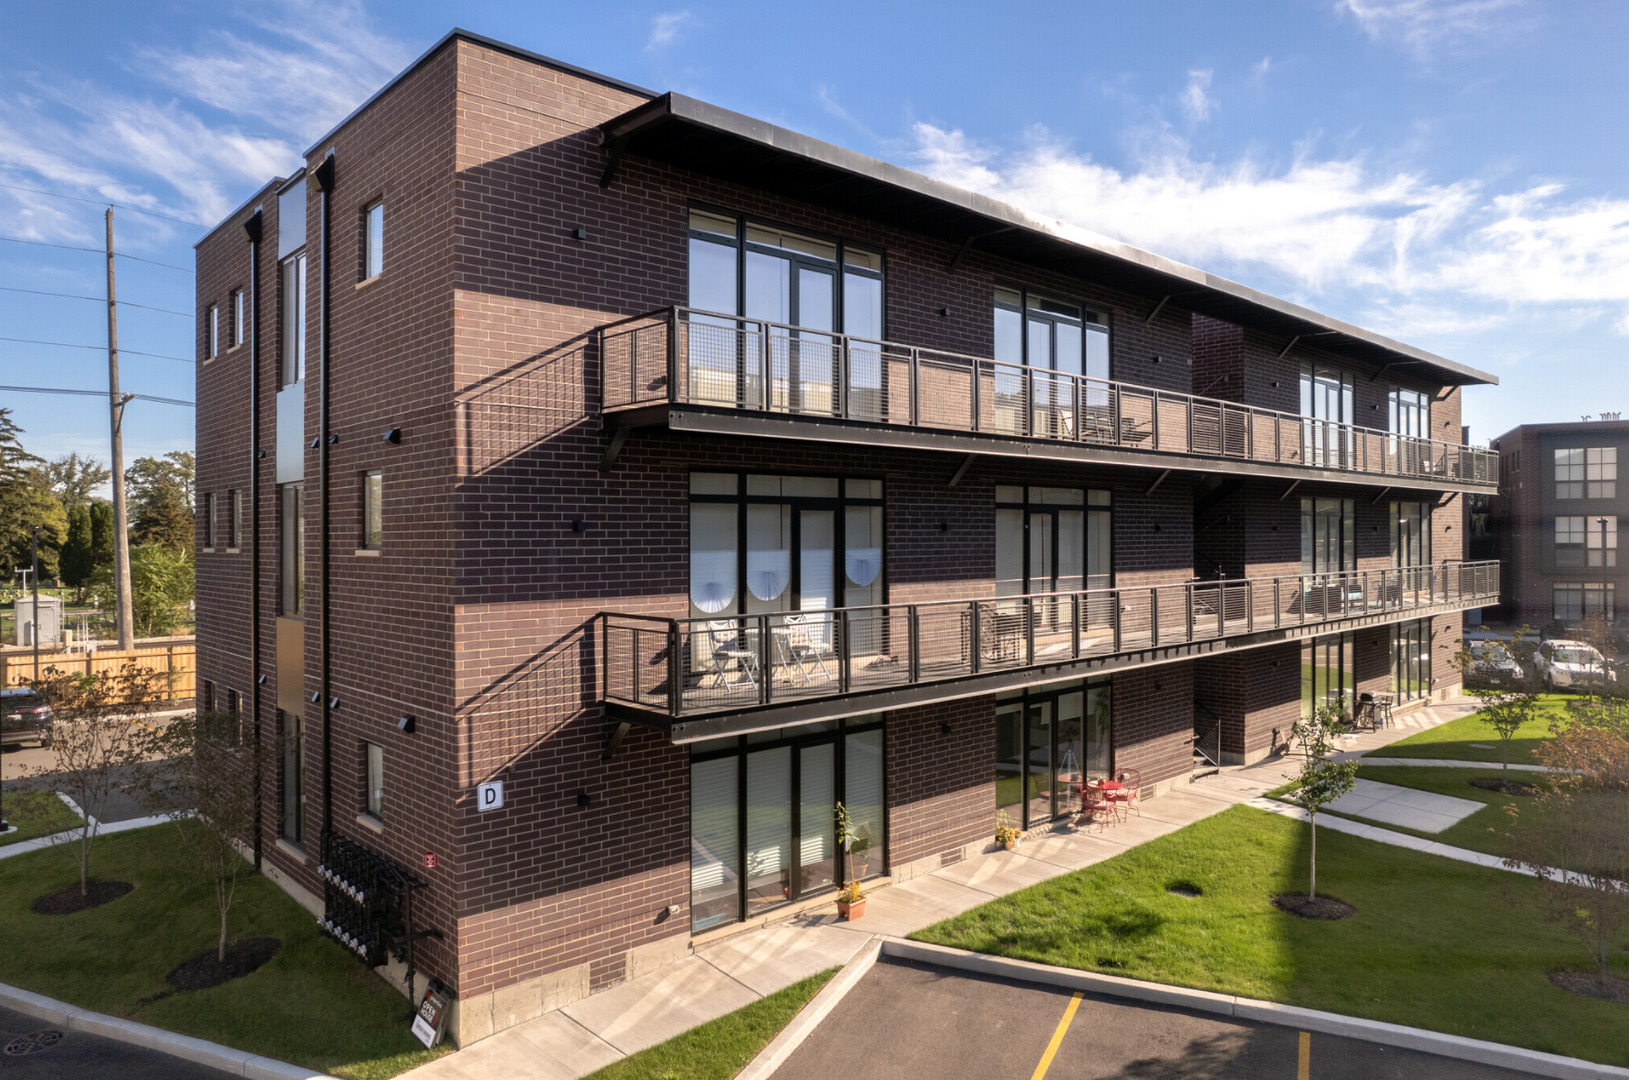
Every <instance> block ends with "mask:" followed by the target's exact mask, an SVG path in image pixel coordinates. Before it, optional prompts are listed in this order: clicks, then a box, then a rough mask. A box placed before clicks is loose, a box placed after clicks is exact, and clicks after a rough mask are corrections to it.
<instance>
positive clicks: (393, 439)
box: [385, 427, 402, 446]
mask: <svg viewBox="0 0 1629 1080" xmlns="http://www.w3.org/2000/svg"><path fill="white" fill-rule="evenodd" d="M401 441H402V429H401V428H399V427H393V428H391V429H390V430H389V431H387V432H385V442H387V443H389V444H390V445H392V446H400V445H401Z"/></svg>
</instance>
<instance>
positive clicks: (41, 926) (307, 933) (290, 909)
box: [0, 799, 452, 1078]
mask: <svg viewBox="0 0 1629 1080" xmlns="http://www.w3.org/2000/svg"><path fill="white" fill-rule="evenodd" d="M7 801H8V803H9V801H10V800H9V799H8V800H7ZM176 828H177V826H175V825H171V824H164V825H158V826H154V827H152V828H148V829H137V830H134V831H132V832H127V833H118V834H116V835H113V836H105V837H102V838H101V839H99V840H97V841H96V846H95V848H94V850H93V852H92V855H91V869H92V873H93V875H94V876H96V877H98V878H101V879H104V880H113V881H129V882H132V883H134V884H135V886H136V888H135V890H134V891H133V892H131V893H130V894H129V895H127V896H123V897H120V898H119V899H117V900H114V901H112V902H110V903H107V904H104V905H102V906H101V907H98V908H93V909H91V910H89V911H83V912H79V913H77V914H74V915H49V916H48V915H36V914H34V913H33V912H32V911H31V910H29V903H30V901H32V900H33V899H34V898H35V897H36V896H39V895H41V894H42V893H46V892H51V891H54V890H56V889H59V888H62V887H63V886H66V885H71V884H75V883H77V881H78V871H77V869H76V867H75V865H74V863H73V862H72V861H71V860H70V859H69V858H68V857H66V856H65V855H64V854H63V853H62V852H61V851H55V850H46V851H35V852H30V853H28V854H26V855H18V856H15V857H13V858H10V859H5V860H3V861H0V982H6V983H10V984H11V985H13V986H20V987H23V988H24V989H27V990H33V991H35V992H36V993H41V994H48V995H50V996H51V997H55V998H60V999H62V1000H64V1001H67V1002H71V1003H72V1004H75V1005H79V1006H82V1007H84V1008H88V1009H95V1010H96V1011H98V1012H104V1013H109V1014H112V1015H114V1016H121V1017H125V1018H128V1019H131V1020H138V1021H140V1022H142V1023H146V1024H153V1025H155V1026H157V1027H161V1028H168V1029H169V1030H171V1031H178V1032H182V1033H184V1034H187V1035H195V1036H198V1037H199V1038H204V1039H210V1040H212V1041H214V1042H219V1043H224V1044H225V1045H227V1046H233V1047H237V1048H239V1049H242V1050H249V1051H252V1052H254V1053H257V1054H265V1055H267V1056H269V1057H274V1058H280V1059H282V1060H284V1061H290V1062H294V1063H295V1064H298V1065H303V1066H306V1067H308V1068H313V1069H320V1070H323V1071H326V1072H330V1073H337V1074H338V1075H341V1076H348V1077H359V1078H375V1077H388V1076H394V1075H395V1074H396V1073H399V1072H401V1071H403V1070H404V1069H408V1068H411V1067H412V1066H414V1065H418V1064H421V1063H423V1062H424V1061H427V1060H429V1059H430V1058H432V1057H436V1056H439V1054H441V1053H444V1052H445V1049H443V1048H438V1049H437V1050H436V1051H433V1052H432V1051H426V1050H425V1049H424V1048H423V1047H422V1046H420V1045H419V1043H418V1042H417V1041H416V1040H415V1039H413V1038H412V1037H411V1036H410V1035H409V1034H408V1025H409V1023H410V1018H409V1013H410V1012H411V1010H410V1008H409V1005H408V1002H407V999H406V998H404V997H403V996H402V995H401V994H400V993H399V992H398V991H396V990H394V989H392V988H391V987H390V986H388V985H386V984H385V982H384V981H383V980H382V979H380V978H379V977H378V976H377V975H375V974H374V973H373V972H372V971H371V970H369V969H367V968H364V967H363V966H362V965H361V964H360V963H359V962H358V961H357V960H356V959H355V958H354V957H353V956H352V955H351V954H350V953H348V952H347V951H346V950H345V949H343V948H342V947H340V946H339V945H337V944H335V943H334V942H332V941H329V940H327V939H325V938H322V937H319V936H318V934H317V925H316V920H315V919H313V918H312V917H311V915H310V913H309V912H307V911H306V910H305V909H304V908H302V907H300V906H299V905H298V904H296V903H295V902H294V901H293V900H291V899H290V898H289V897H288V895H287V894H285V893H284V892H283V891H282V890H281V889H279V888H277V886H275V885H273V884H272V883H271V882H270V881H269V880H267V879H266V878H264V877H245V878H244V879H242V880H241V881H240V882H239V884H238V900H237V903H236V904H235V905H234V906H233V908H232V921H231V930H232V935H233V936H234V937H260V936H272V937H277V938H280V939H281V940H282V943H283V944H282V948H281V949H280V950H279V951H278V953H277V955H276V956H275V957H273V958H272V960H271V961H270V962H268V963H267V964H266V965H265V966H264V967H262V968H260V969H259V970H258V971H256V972H254V973H253V974H251V975H248V976H246V977H244V978H241V979H235V980H233V981H231V982H229V983H226V984H225V985H223V986H217V987H214V988H212V989H209V990H200V991H193V992H188V993H177V992H170V990H171V988H170V986H169V984H168V983H166V982H165V981H164V976H165V974H167V973H168V972H169V971H170V970H171V969H172V968H174V967H175V966H176V965H177V964H179V963H181V962H182V961H183V960H187V959H189V958H190V957H192V956H195V955H197V954H198V953H200V952H202V951H203V950H205V949H208V948H211V947H213V946H214V944H215V938H216V934H217V927H218V925H219V924H218V918H217V913H216V909H215V901H214V887H213V883H212V882H210V881H209V880H207V879H204V878H201V877H200V876H199V875H198V874H197V873H196V872H195V871H194V870H193V865H194V864H192V863H191V862H190V861H189V860H188V859H187V858H186V856H185V854H184V849H183V848H182V847H181V844H182V841H181V839H180V838H179V837H178V836H177V835H176V833H175V829H176ZM447 929H448V930H451V929H452V928H451V927H448V928H447Z"/></svg>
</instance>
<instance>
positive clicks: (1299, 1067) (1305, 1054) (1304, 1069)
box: [1295, 1031, 1312, 1080]
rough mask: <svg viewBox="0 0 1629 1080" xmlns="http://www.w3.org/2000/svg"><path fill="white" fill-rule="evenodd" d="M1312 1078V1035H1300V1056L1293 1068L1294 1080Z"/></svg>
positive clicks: (1303, 1033) (1304, 1033)
mask: <svg viewBox="0 0 1629 1080" xmlns="http://www.w3.org/2000/svg"><path fill="white" fill-rule="evenodd" d="M1311 1076H1312V1035H1311V1034H1310V1033H1308V1032H1305V1031H1303V1032H1302V1033H1301V1055H1300V1059H1299V1061H1297V1063H1296V1066H1295V1080H1309V1078H1310V1077H1311Z"/></svg>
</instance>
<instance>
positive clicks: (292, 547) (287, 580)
mask: <svg viewBox="0 0 1629 1080" xmlns="http://www.w3.org/2000/svg"><path fill="white" fill-rule="evenodd" d="M282 511H283V514H282V517H283V519H282V534H283V535H282V545H281V547H282V551H281V555H282V563H283V565H282V590H281V591H282V610H283V614H284V615H298V614H300V613H301V612H302V611H303V610H304V608H305V488H304V486H303V485H301V484H284V485H283V507H282Z"/></svg>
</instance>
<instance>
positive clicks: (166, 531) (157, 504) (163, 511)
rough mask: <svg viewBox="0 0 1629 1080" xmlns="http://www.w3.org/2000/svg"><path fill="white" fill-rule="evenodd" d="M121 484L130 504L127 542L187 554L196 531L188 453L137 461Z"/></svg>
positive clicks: (190, 460) (174, 453)
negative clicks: (155, 545)
mask: <svg viewBox="0 0 1629 1080" xmlns="http://www.w3.org/2000/svg"><path fill="white" fill-rule="evenodd" d="M124 483H125V492H126V495H127V497H128V498H129V500H130V502H129V505H130V542H131V543H132V544H160V545H162V546H164V547H166V548H168V549H169V550H170V551H172V552H174V553H175V554H178V555H179V554H191V552H192V549H193V546H194V530H195V528H196V525H195V522H194V520H193V516H192V493H193V491H192V489H193V457H192V453H191V452H190V451H187V450H172V451H170V452H169V453H168V454H165V455H164V456H163V457H161V458H158V457H144V458H137V459H136V463H135V464H134V465H132V466H130V468H128V469H126V470H125V473H124ZM133 559H134V556H132V560H133ZM133 565H134V562H133V561H132V566H133Z"/></svg>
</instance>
